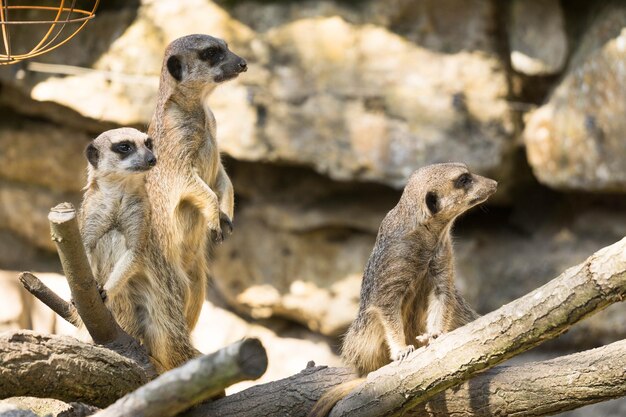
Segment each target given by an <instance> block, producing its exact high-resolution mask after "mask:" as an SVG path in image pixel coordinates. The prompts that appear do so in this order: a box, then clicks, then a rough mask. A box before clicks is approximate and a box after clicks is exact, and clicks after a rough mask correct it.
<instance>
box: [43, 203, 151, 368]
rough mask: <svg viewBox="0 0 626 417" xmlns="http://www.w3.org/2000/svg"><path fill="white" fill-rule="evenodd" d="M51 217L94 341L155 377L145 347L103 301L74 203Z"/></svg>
mask: <svg viewBox="0 0 626 417" xmlns="http://www.w3.org/2000/svg"><path fill="white" fill-rule="evenodd" d="M48 220H49V221H50V231H51V236H52V240H53V241H54V242H55V244H56V247H57V251H58V253H59V258H60V259H61V265H62V267H63V271H64V272H65V276H66V278H67V282H68V284H69V287H70V291H71V293H72V298H73V300H74V304H75V305H76V310H77V311H78V314H79V316H80V318H81V320H82V322H83V323H84V324H85V327H86V328H87V331H88V332H89V335H90V336H91V337H92V339H93V341H94V342H95V343H98V344H101V345H104V346H107V347H108V348H110V349H112V350H114V351H116V352H118V353H119V354H121V355H123V356H126V357H128V358H131V359H133V360H135V361H136V362H137V363H139V364H140V365H141V366H142V367H143V368H144V369H145V371H146V373H147V375H148V376H149V377H150V378H154V377H155V376H156V375H157V372H156V369H155V368H154V365H153V364H152V362H151V361H150V358H149V356H148V354H147V352H146V350H145V349H144V347H143V346H141V344H140V343H139V341H138V340H137V339H135V338H134V337H132V336H130V335H129V334H128V333H126V332H125V331H124V330H123V329H122V328H121V327H120V326H119V324H118V323H117V322H116V321H115V319H114V318H113V315H112V314H111V312H110V311H109V309H108V308H107V307H106V306H105V305H104V302H103V301H102V297H101V296H100V292H99V291H98V287H97V285H96V280H95V279H94V277H93V273H92V271H91V266H90V265H89V260H88V259H87V254H86V253H85V247H84V246H83V241H82V239H81V235H80V231H79V229H78V221H77V220H76V210H75V209H74V206H73V205H72V204H70V203H61V204H59V205H57V206H55V207H53V208H52V209H51V210H50V213H49V214H48Z"/></svg>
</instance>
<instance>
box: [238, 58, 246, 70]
mask: <svg viewBox="0 0 626 417" xmlns="http://www.w3.org/2000/svg"><path fill="white" fill-rule="evenodd" d="M239 68H240V69H241V72H246V71H247V70H248V63H247V62H246V60H245V59H242V60H241V61H239Z"/></svg>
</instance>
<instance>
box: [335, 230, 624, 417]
mask: <svg viewBox="0 0 626 417" xmlns="http://www.w3.org/2000/svg"><path fill="white" fill-rule="evenodd" d="M624 295H626V239H622V240H621V241H619V242H617V243H615V244H613V245H611V246H608V247H606V248H604V249H602V250H600V251H598V252H596V253H595V254H593V255H592V256H591V257H589V258H588V259H587V260H586V261H585V262H583V263H582V264H580V265H578V266H575V267H572V268H570V269H568V270H567V271H565V272H564V273H563V274H561V275H560V276H559V277H558V278H555V279H554V280H552V281H550V282H549V283H547V284H546V285H544V286H542V287H540V288H538V289H536V290H535V291H532V292H531V293H529V294H527V295H525V296H524V297H521V298H519V299H517V300H515V301H513V302H511V303H509V304H507V305H505V306H503V307H501V308H499V309H498V310H496V311H494V312H492V313H489V314H487V315H486V316H483V317H481V318H479V319H477V320H476V321H474V322H472V323H469V324H468V325H466V326H464V327H461V328H459V329H457V330H455V331H453V332H450V333H447V334H444V335H443V336H441V337H439V338H438V339H436V340H435V341H434V342H433V343H431V345H430V346H428V347H427V348H421V349H418V350H417V351H416V352H414V353H413V354H411V355H410V356H409V357H408V358H407V359H406V360H404V361H403V362H401V363H395V362H394V363H391V364H390V365H388V366H385V367H383V368H381V369H379V370H377V371H374V372H372V373H370V374H369V375H368V377H367V380H366V381H365V383H364V384H363V385H361V386H360V387H358V388H357V389H355V390H354V391H352V393H350V394H349V395H348V396H346V397H345V398H344V399H343V400H341V401H339V403H337V405H336V406H335V408H334V409H333V411H332V412H331V414H330V416H331V417H337V416H359V417H367V416H382V415H399V414H401V413H406V412H407V411H408V410H411V409H413V408H415V407H416V406H417V405H419V404H421V403H423V402H425V401H427V400H429V399H430V398H432V397H433V396H434V395H436V394H438V393H440V392H441V391H443V390H445V389H447V388H450V387H452V386H455V385H458V384H460V383H461V382H463V381H466V380H468V379H470V378H471V377H472V376H474V375H475V374H477V373H478V372H481V371H484V370H486V369H489V368H492V367H493V366H495V365H497V364H498V363H500V362H502V361H504V360H506V359H509V358H511V357H513V356H515V355H517V354H519V353H521V352H524V351H526V350H528V349H530V348H532V347H534V346H536V345H538V344H540V343H541V342H543V341H544V340H548V339H551V338H554V337H556V336H558V335H559V334H561V333H563V332H565V331H566V330H567V329H568V328H569V327H571V326H572V325H573V324H575V323H576V322H578V321H580V320H582V319H583V318H585V317H587V316H588V315H591V314H592V313H595V312H597V311H600V310H602V309H603V308H605V307H607V306H608V305H610V304H612V303H614V302H616V301H621V300H622V299H623V298H624Z"/></svg>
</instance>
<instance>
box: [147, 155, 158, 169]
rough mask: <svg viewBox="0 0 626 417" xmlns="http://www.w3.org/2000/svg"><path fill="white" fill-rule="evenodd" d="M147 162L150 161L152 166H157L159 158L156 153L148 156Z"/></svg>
mask: <svg viewBox="0 0 626 417" xmlns="http://www.w3.org/2000/svg"><path fill="white" fill-rule="evenodd" d="M146 162H148V165H150V166H151V167H153V166H155V165H156V163H157V159H156V157H155V156H154V155H152V156H150V157H148V159H147V160H146Z"/></svg>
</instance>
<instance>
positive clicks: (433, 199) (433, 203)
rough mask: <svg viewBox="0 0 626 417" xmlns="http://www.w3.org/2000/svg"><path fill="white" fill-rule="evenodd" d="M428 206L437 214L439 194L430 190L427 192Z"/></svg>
mask: <svg viewBox="0 0 626 417" xmlns="http://www.w3.org/2000/svg"><path fill="white" fill-rule="evenodd" d="M426 207H428V210H430V212H431V213H432V214H436V213H437V212H438V211H439V197H437V194H436V193H434V192H432V191H429V192H427V193H426Z"/></svg>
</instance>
